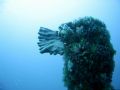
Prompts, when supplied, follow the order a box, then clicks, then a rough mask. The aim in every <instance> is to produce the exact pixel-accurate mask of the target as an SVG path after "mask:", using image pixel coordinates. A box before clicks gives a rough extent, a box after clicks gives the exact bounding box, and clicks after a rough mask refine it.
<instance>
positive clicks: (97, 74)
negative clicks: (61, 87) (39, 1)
mask: <svg viewBox="0 0 120 90" xmlns="http://www.w3.org/2000/svg"><path fill="white" fill-rule="evenodd" d="M38 45H39V47H40V53H50V54H60V55H64V62H65V63H64V69H63V72H64V83H65V86H67V88H68V90H112V89H113V88H112V85H111V81H112V73H113V70H114V60H113V56H114V54H115V50H114V49H113V46H112V44H111V42H110V35H109V32H108V30H107V29H106V26H105V24H104V23H103V22H101V21H100V20H98V19H94V18H92V17H84V18H80V19H78V20H75V21H73V22H68V23H64V24H62V25H60V26H59V31H57V32H55V31H52V30H49V29H46V28H40V31H39V43H38Z"/></svg>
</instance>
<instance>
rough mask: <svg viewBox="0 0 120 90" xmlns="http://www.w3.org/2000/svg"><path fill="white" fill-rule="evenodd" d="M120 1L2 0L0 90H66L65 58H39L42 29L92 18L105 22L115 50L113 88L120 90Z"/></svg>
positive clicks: (43, 55) (0, 16) (0, 5)
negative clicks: (39, 40) (81, 18)
mask: <svg viewBox="0 0 120 90" xmlns="http://www.w3.org/2000/svg"><path fill="white" fill-rule="evenodd" d="M119 6H120V1H119V0H0V90H67V88H66V87H64V82H63V65H64V61H63V57H62V56H60V55H56V56H54V55H49V54H40V53H39V47H38V45H37V42H38V31H39V28H40V27H41V26H43V27H47V28H50V29H52V30H55V31H57V30H58V26H59V25H61V24H62V23H65V22H69V21H73V20H75V19H78V18H79V17H85V16H92V17H94V18H97V19H100V20H101V21H103V22H104V23H105V24H106V26H107V29H108V31H109V32H110V35H111V43H112V44H113V47H114V49H115V50H116V55H115V56H114V61H115V69H114V73H113V81H112V84H113V86H114V88H115V90H119V89H120V84H119V83H120V69H119V68H120V65H119V63H120V59H119V57H120V9H119Z"/></svg>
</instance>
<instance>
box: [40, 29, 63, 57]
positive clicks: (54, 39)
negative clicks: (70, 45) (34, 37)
mask: <svg viewBox="0 0 120 90" xmlns="http://www.w3.org/2000/svg"><path fill="white" fill-rule="evenodd" d="M38 34H39V36H38V38H39V42H38V46H39V47H40V48H39V50H40V53H50V54H53V55H56V54H60V55H63V53H64V52H63V47H64V46H63V43H62V42H61V41H60V38H59V36H58V31H53V30H50V29H47V28H44V27H40V30H39V33H38Z"/></svg>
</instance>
